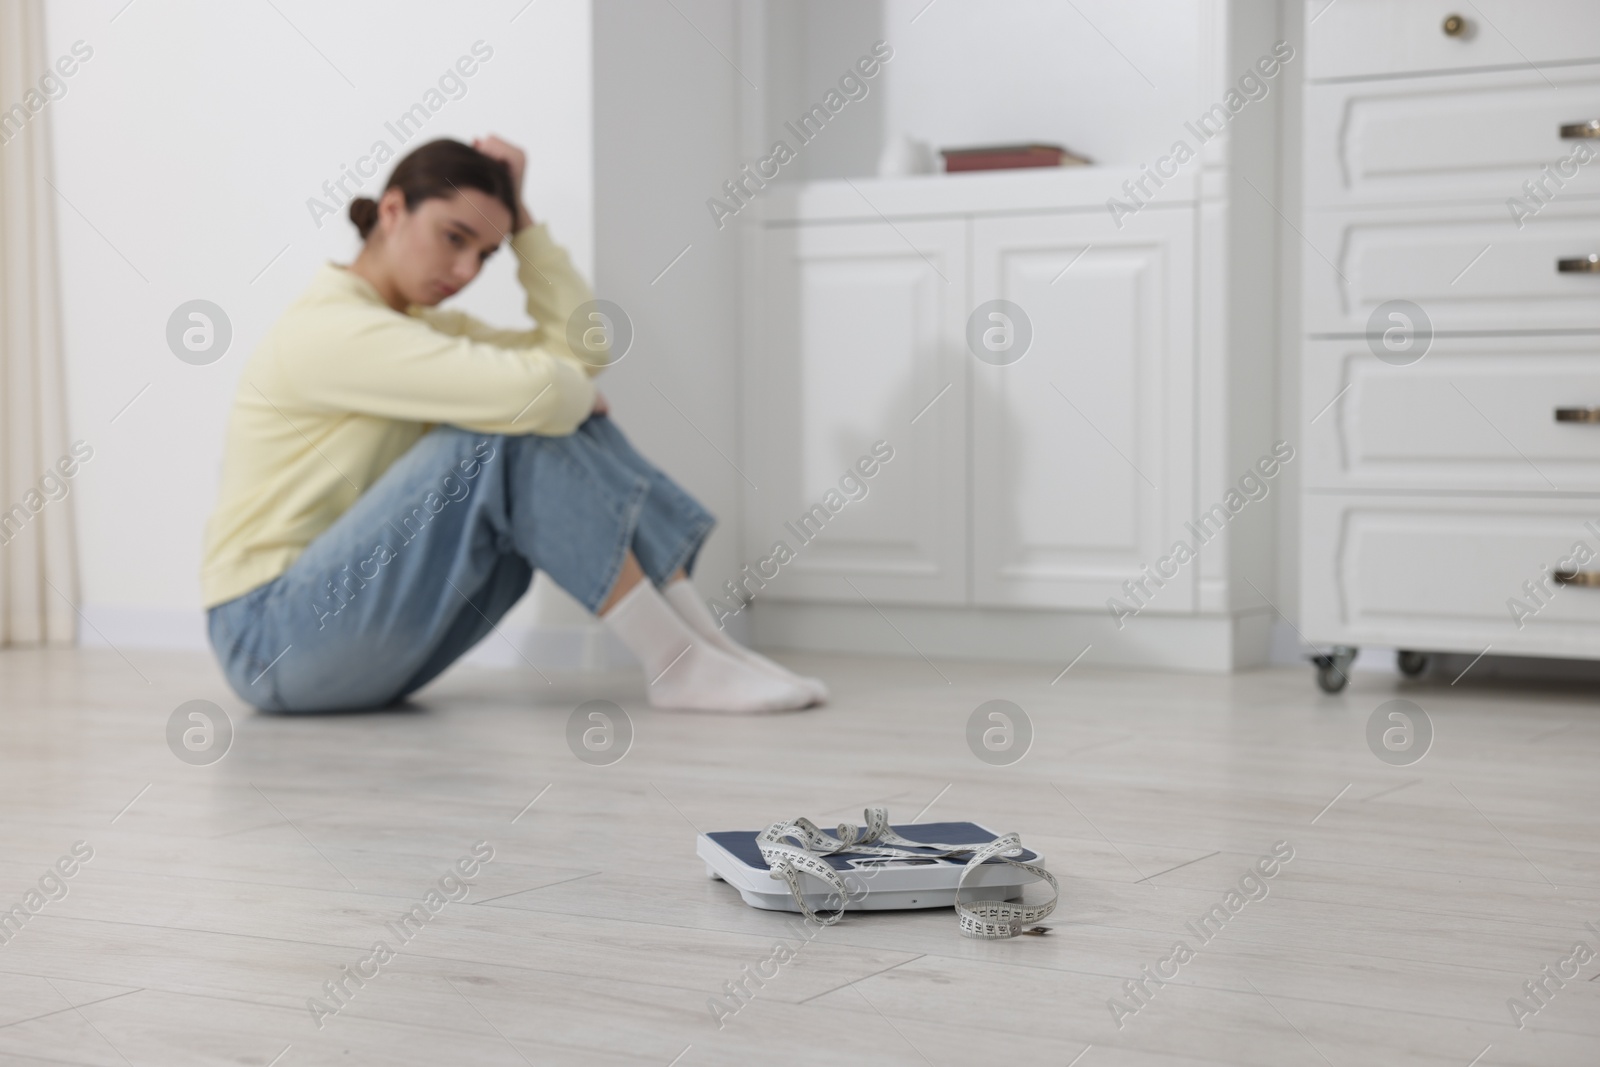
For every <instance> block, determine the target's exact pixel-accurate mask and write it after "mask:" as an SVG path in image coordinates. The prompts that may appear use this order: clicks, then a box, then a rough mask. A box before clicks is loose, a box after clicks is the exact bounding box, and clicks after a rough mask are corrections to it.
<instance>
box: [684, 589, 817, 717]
mask: <svg viewBox="0 0 1600 1067" xmlns="http://www.w3.org/2000/svg"><path fill="white" fill-rule="evenodd" d="M662 594H663V595H664V596H665V597H666V598H667V603H668V604H671V605H672V608H673V610H674V611H676V612H677V613H678V614H679V615H680V616H682V617H683V621H684V622H686V623H688V624H689V625H690V627H692V628H693V629H694V632H695V633H697V634H699V635H700V636H701V637H703V638H705V639H706V640H707V641H709V642H710V643H711V645H712V647H713V648H718V649H721V650H722V651H723V652H726V653H728V654H729V655H730V656H735V657H737V658H739V659H741V660H743V661H744V662H746V663H748V664H750V665H751V666H753V667H756V668H758V669H760V670H763V671H765V672H766V673H768V674H770V675H772V676H773V677H775V678H781V679H783V680H784V681H787V682H789V683H790V684H792V685H799V686H801V687H803V688H804V689H805V690H806V691H807V692H809V693H810V694H811V696H812V698H813V699H815V700H816V701H818V702H819V703H820V702H822V701H824V700H827V699H828V687H827V686H826V685H824V684H823V683H822V679H820V678H808V677H805V676H804V675H799V674H796V673H794V672H793V671H791V670H789V668H787V667H785V666H783V664H781V663H774V662H773V661H772V660H770V659H768V658H767V657H765V656H763V655H762V654H761V653H759V652H756V651H754V650H752V649H748V648H745V647H744V646H743V645H741V644H740V643H739V642H737V641H735V640H734V639H733V638H731V637H729V636H728V635H727V634H725V633H723V632H722V630H721V629H719V628H718V627H717V618H716V616H715V615H713V614H711V609H710V608H708V607H706V604H705V601H703V600H701V599H700V594H699V593H696V592H695V591H694V586H693V585H691V584H690V582H689V579H687V578H679V579H678V580H677V581H673V582H668V583H667V587H666V588H665V589H663V590H662Z"/></svg>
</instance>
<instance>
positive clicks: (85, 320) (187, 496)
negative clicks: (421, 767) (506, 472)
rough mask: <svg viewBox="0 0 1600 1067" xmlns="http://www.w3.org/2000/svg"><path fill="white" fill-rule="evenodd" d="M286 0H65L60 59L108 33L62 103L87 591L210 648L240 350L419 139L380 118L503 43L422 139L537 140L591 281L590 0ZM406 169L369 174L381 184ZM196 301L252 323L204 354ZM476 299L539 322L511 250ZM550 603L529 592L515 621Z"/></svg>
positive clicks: (134, 625)
mask: <svg viewBox="0 0 1600 1067" xmlns="http://www.w3.org/2000/svg"><path fill="white" fill-rule="evenodd" d="M274 2H275V6H274V5H269V4H215V3H200V2H198V0H171V2H166V3H160V4H156V3H135V4H133V5H132V6H129V7H126V8H124V3H125V0H105V2H101V3H95V4H83V5H79V4H67V3H55V4H52V5H51V6H50V8H49V34H48V50H49V54H50V55H51V56H52V57H53V56H56V55H59V54H62V53H65V52H67V51H68V49H69V48H70V46H71V44H72V42H74V41H76V40H80V39H81V40H83V41H84V42H86V43H87V44H88V45H89V46H90V47H92V48H93V49H94V54H93V57H92V58H91V59H90V60H89V61H88V62H86V63H84V64H83V66H82V67H81V69H80V70H79V71H78V72H77V73H76V75H75V76H74V77H73V78H72V79H71V80H70V81H69V82H68V92H67V95H65V96H64V97H62V98H61V99H59V100H57V101H55V102H53V103H52V104H51V105H50V113H51V119H52V121H53V122H54V134H53V136H54V150H55V152H54V154H55V178H54V180H55V182H56V185H57V186H58V187H59V189H60V191H61V194H62V197H63V199H64V200H65V201H67V203H64V204H62V205H61V206H60V211H59V214H60V219H61V234H60V241H61V260H62V272H63V277H62V284H63V292H64V301H65V315H64V317H65V324H64V325H65V344H66V354H67V365H68V390H69V397H70V408H69V412H70V415H69V418H70V427H71V432H72V436H73V437H82V438H84V439H85V440H87V441H88V442H90V443H91V444H92V445H93V446H94V448H95V456H94V459H93V461H92V462H91V463H89V464H88V465H86V466H85V467H84V469H83V472H82V474H81V475H80V476H79V477H78V478H77V479H76V480H75V481H74V483H73V486H74V495H75V497H76V503H77V507H78V509H79V510H78V520H79V521H78V529H79V539H80V548H81V565H82V577H83V586H82V588H83V600H84V602H85V605H86V606H85V614H86V615H87V616H88V618H89V620H90V621H91V622H92V623H93V624H94V627H97V628H98V630H99V631H101V632H103V633H104V635H105V637H106V638H109V639H110V640H111V641H112V642H113V643H116V644H119V645H121V644H124V643H126V644H129V645H140V644H145V645H148V644H178V645H191V646H194V647H202V646H203V644H204V631H203V619H204V616H203V614H202V612H201V610H200V607H199V604H200V588H199V567H200V545H201V535H202V531H203V528H204V524H205V520H206V517H207V516H208V515H209V513H210V511H211V507H212V504H213V502H214V500H215V497H216V489H217V478H218V471H219V463H220V458H221V456H220V450H221V445H222V441H223V433H224V428H225V425H226V419H227V415H228V408H229V403H230V401H231V398H232V395H233V390H234V386H235V383H236V381H237V378H238V374H239V370H240V368H241V366H242V365H243V363H244V361H245V359H246V357H247V356H248V355H249V353H250V351H251V348H252V346H253V345H254V344H255V342H256V341H257V339H258V338H260V336H261V335H262V333H263V332H264V331H265V330H266V329H267V327H268V326H270V325H271V323H272V322H273V320H274V319H275V318H276V317H277V316H278V315H279V314H280V313H281V311H282V309H283V308H284V307H285V305H287V304H288V303H289V302H290V301H291V300H292V299H293V298H294V297H295V296H296V295H298V293H299V292H300V291H301V290H302V289H303V288H304V286H305V285H306V283H307V281H308V279H309V278H310V276H311V273H312V272H313V270H314V269H315V268H316V266H317V265H318V264H319V263H320V262H321V261H323V260H325V259H334V260H337V261H340V262H348V261H349V260H350V259H351V258H352V257H353V256H354V254H355V251H356V247H357V241H356V235H355V230H354V228H353V227H352V226H351V225H350V224H349V223H348V221H346V220H345V218H344V216H343V212H342V210H341V211H340V213H339V215H338V216H336V217H333V218H328V219H325V220H323V223H322V225H321V226H320V227H319V226H317V225H316V224H314V223H313V221H312V218H311V214H310V212H309V211H308V210H307V206H306V201H307V199H308V198H309V197H312V196H319V195H322V193H321V188H320V187H321V185H322V183H323V182H324V181H326V180H330V179H333V178H337V177H338V176H339V173H340V167H341V165H351V164H353V163H354V162H355V160H356V158H357V156H359V155H362V154H364V153H365V152H366V151H367V150H368V149H369V148H370V146H371V145H372V143H373V142H374V141H375V140H377V139H380V138H381V139H384V140H386V141H388V142H389V145H390V148H391V149H398V151H399V152H404V151H405V150H406V146H403V145H401V144H400V142H399V141H398V139H397V138H396V137H395V136H394V135H393V134H391V133H390V132H389V131H387V130H386V129H385V127H384V123H385V121H386V120H389V119H391V118H393V117H394V116H396V115H398V114H399V113H400V112H402V111H404V110H405V109H406V108H408V107H409V106H410V105H411V104H413V103H415V102H417V101H419V100H421V99H422V98H423V95H424V93H426V92H427V90H428V89H429V88H431V87H435V86H436V84H437V82H438V79H439V77H440V75H441V74H443V73H444V72H445V71H446V70H447V68H449V67H450V66H451V65H452V64H453V63H454V62H455V60H456V58H457V57H458V56H461V55H464V54H467V53H468V52H469V50H470V48H471V46H472V44H473V42H474V41H477V40H480V39H481V40H482V41H484V42H485V44H487V45H488V47H490V48H492V49H493V55H492V56H491V57H490V58H489V59H488V60H487V61H485V62H483V63H482V65H481V66H480V67H479V68H478V71H477V73H476V74H475V75H473V76H472V77H471V78H468V79H465V94H464V95H461V96H460V98H459V99H449V98H448V97H446V98H445V100H444V103H443V106H442V107H439V108H438V110H437V111H436V112H435V114H434V115H433V116H432V118H431V119H430V120H429V122H428V124H427V125H426V126H425V127H423V129H422V131H421V132H420V134H418V135H417V136H415V137H413V139H412V140H411V142H410V146H412V147H414V146H415V145H416V144H419V143H421V142H422V141H424V140H429V139H432V138H433V137H436V136H449V137H454V138H457V139H459V140H470V139H471V137H473V136H474V135H477V134H481V133H485V132H494V133H498V134H500V135H501V136H502V137H505V138H506V139H508V140H510V141H512V142H513V143H516V144H520V145H522V146H524V147H525V148H527V149H528V151H529V155H530V162H529V166H528V175H527V180H526V183H525V186H524V193H525V196H526V199H527V201H528V204H529V207H530V209H531V210H532V211H533V213H534V215H535V216H536V217H539V218H541V219H545V220H548V221H549V223H550V226H551V230H552V233H553V234H554V235H555V237H556V238H557V240H559V241H561V242H562V243H563V244H565V245H566V246H567V247H568V249H569V250H570V251H571V252H572V255H573V258H574V260H575V261H576V262H577V263H578V265H579V266H580V268H581V269H583V270H584V271H585V272H586V273H589V274H590V276H591V277H592V272H593V271H592V269H593V263H594V245H593V227H594V199H593V189H594V183H593V172H592V157H593V146H592V141H591V131H592V128H593V124H592V115H591V111H590V107H591V94H590V90H591V76H590V60H591V50H590V46H589V42H590V25H591V24H590V9H589V2H588V0H538V2H537V3H535V4H532V5H531V6H527V7H526V9H525V10H524V5H525V0H501V2H497V3H494V4H483V5H449V6H446V5H441V4H431V3H426V2H423V0H399V2H395V0H390V2H386V3H378V2H376V0H369V2H363V3H359V4H355V3H351V4H337V5H330V4H323V3H314V2H311V0H274ZM668 11H669V13H670V8H669V9H668ZM280 12H281V14H280ZM519 12H520V13H519ZM452 91H453V92H459V90H453V89H452ZM38 127H39V124H38V123H35V124H33V127H31V128H30V131H32V130H34V129H36V128H38ZM35 135H37V133H35V132H29V133H27V134H25V136H35ZM392 166H393V164H392V162H391V163H390V164H388V165H386V166H384V167H383V168H381V169H380V171H379V173H378V174H377V175H376V176H375V177H374V178H373V179H371V180H370V181H368V182H367V184H366V185H365V187H364V189H363V191H364V192H366V193H368V194H369V195H376V193H377V191H378V190H379V189H381V187H382V182H383V181H384V180H385V179H386V178H387V176H388V173H389V171H390V169H392ZM69 205H70V206H69ZM269 264H270V266H269ZM193 298H205V299H208V300H212V301H214V302H216V303H217V304H219V305H221V306H222V308H223V309H224V310H225V311H226V313H227V314H228V316H229V318H230V319H231V321H232V324H233V330H234V337H233V342H232V345H231V348H230V350H229V351H228V353H227V354H226V355H225V356H224V357H223V358H222V359H221V360H220V361H218V362H216V363H213V364H211V365H209V366H204V367H195V366H190V365H187V364H184V363H181V362H180V361H179V360H178V359H176V358H175V357H174V356H173V355H172V353H171V352H170V351H169V350H168V349H167V347H166V343H165V339H164V333H165V324H166V320H167V317H168V315H169V314H170V313H171V311H172V310H173V309H174V308H175V307H176V306H177V305H178V304H180V303H182V302H184V301H186V300H190V299H193ZM457 302H458V303H459V304H460V306H463V307H467V308H469V309H470V310H472V311H473V312H474V313H475V314H478V315H480V316H482V317H485V318H488V319H490V320H491V321H500V322H505V323H507V324H518V325H526V324H527V322H526V317H525V316H524V315H523V313H522V311H521V307H522V301H521V295H520V291H519V290H518V288H517V285H516V280H515V277H514V271H513V269H512V264H511V261H510V260H509V259H507V258H505V257H496V260H495V261H494V262H493V263H492V265H491V266H490V267H489V268H487V269H486V271H485V274H484V276H483V277H481V278H480V279H479V280H478V281H477V282H476V283H475V284H474V285H473V286H472V288H471V289H470V290H469V291H468V292H466V293H464V294H462V296H461V297H460V298H458V299H457ZM141 391H142V392H141ZM135 396H137V397H138V399H137V401H135V402H134V403H133V404H132V405H131V406H129V407H127V408H126V410H123V409H124V406H125V405H128V403H129V401H130V400H133V398H134V397H135ZM119 412H121V414H120V415H119V414H118V413H119ZM114 417H115V419H116V421H115V422H112V419H113V418H114ZM531 612H532V604H531V603H530V602H529V601H524V603H523V605H520V606H519V608H518V611H517V618H519V619H522V620H524V621H525V620H526V619H527V618H528V617H529V615H530V613H531ZM508 622H509V620H508ZM81 636H82V639H83V640H84V641H85V642H86V643H98V641H99V640H100V638H99V637H98V636H97V633H96V630H95V629H94V628H84V629H83V631H82V634H81Z"/></svg>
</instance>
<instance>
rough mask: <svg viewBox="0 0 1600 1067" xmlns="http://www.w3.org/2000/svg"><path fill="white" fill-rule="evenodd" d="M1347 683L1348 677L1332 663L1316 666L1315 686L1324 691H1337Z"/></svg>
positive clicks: (1348, 682)
mask: <svg viewBox="0 0 1600 1067" xmlns="http://www.w3.org/2000/svg"><path fill="white" fill-rule="evenodd" d="M1349 684H1350V679H1349V678H1348V677H1346V675H1345V673H1344V672H1343V671H1341V670H1339V669H1338V668H1337V667H1335V666H1334V665H1333V664H1331V663H1330V664H1328V665H1327V666H1326V667H1318V668H1317V688H1318V689H1321V690H1322V691H1323V692H1324V693H1337V692H1339V691H1340V690H1341V689H1343V688H1344V687H1345V686H1347V685H1349Z"/></svg>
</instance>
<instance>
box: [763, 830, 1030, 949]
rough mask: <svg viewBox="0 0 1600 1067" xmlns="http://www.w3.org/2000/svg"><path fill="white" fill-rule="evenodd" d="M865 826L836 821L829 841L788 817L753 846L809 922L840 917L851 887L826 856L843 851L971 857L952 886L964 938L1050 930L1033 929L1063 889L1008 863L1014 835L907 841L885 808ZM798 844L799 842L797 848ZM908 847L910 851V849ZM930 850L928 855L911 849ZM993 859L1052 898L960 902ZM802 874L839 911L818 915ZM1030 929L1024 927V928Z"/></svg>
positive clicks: (1025, 866)
mask: <svg viewBox="0 0 1600 1067" xmlns="http://www.w3.org/2000/svg"><path fill="white" fill-rule="evenodd" d="M862 817H863V818H864V819H865V820H866V826H865V827H856V826H851V825H850V824H849V823H840V824H839V826H838V829H837V833H838V837H837V838H833V837H829V836H828V835H827V834H825V833H823V832H822V831H821V830H819V829H817V825H816V824H815V823H813V822H812V821H811V820H810V819H804V818H801V819H790V820H789V821H787V822H775V823H773V824H772V825H771V826H769V827H767V828H766V829H765V830H763V831H761V833H760V834H759V835H757V837H756V847H758V848H760V849H761V858H762V859H764V860H766V861H767V866H768V867H769V868H770V869H771V871H772V873H773V874H775V875H777V876H778V877H780V878H782V879H783V880H784V881H785V882H786V883H787V884H788V886H789V892H791V893H793V894H794V900H795V903H796V904H798V905H799V906H800V910H801V911H802V912H804V913H805V916H806V918H807V919H810V920H811V921H812V922H815V923H819V924H821V925H823V926H832V925H833V924H834V923H836V922H838V921H839V920H840V919H842V918H844V911H845V909H844V904H843V902H844V901H846V900H848V899H849V897H850V888H849V887H848V886H847V885H845V882H844V878H843V877H841V876H840V874H839V872H838V871H836V870H835V869H834V868H833V865H832V864H830V863H829V862H828V861H827V859H826V858H825V857H828V856H837V855H840V854H841V853H853V854H858V855H866V856H891V857H912V856H922V857H926V856H929V855H933V856H940V857H958V856H969V857H970V858H969V859H968V860H967V863H966V867H965V868H964V869H963V870H962V872H961V878H960V880H959V881H958V882H957V883H956V914H958V915H960V916H961V933H962V935H963V936H965V937H978V938H984V939H986V940H990V941H997V940H1000V939H1002V938H1007V937H1016V936H1017V935H1018V934H1024V933H1026V934H1033V933H1040V934H1042V933H1044V932H1045V931H1046V930H1048V929H1049V927H1045V926H1032V924H1033V923H1037V922H1038V921H1039V920H1041V919H1043V918H1044V917H1045V916H1047V915H1049V914H1050V913H1051V912H1052V911H1055V909H1056V901H1058V900H1060V899H1061V887H1060V885H1059V884H1057V882H1056V878H1055V875H1053V874H1051V873H1050V872H1049V871H1047V870H1045V869H1044V868H1043V867H1039V866H1036V865H1034V864H1032V863H1023V862H1022V861H1021V860H1015V859H1011V858H1010V857H1012V856H1018V855H1021V854H1022V852H1023V851H1025V850H1024V849H1023V847H1022V840H1021V838H1019V837H1018V836H1017V835H1016V834H1014V833H1011V834H1001V835H1000V836H999V837H997V838H995V839H994V840H993V841H990V842H988V843H986V844H982V845H945V844H937V843H934V842H932V841H908V840H907V839H906V838H903V837H901V836H900V835H899V834H897V833H895V832H894V830H892V829H890V827H889V809H888V808H867V809H866V810H865V811H864V812H862ZM795 841H799V842H800V843H799V844H795V843H794V842H795ZM908 846H909V847H908ZM913 849H933V850H934V851H933V852H932V853H928V852H917V851H912V850H913ZM991 859H997V860H999V861H1000V862H1001V863H1006V864H1009V865H1011V866H1012V867H1017V868H1020V869H1022V870H1024V871H1027V872H1028V873H1029V874H1035V875H1038V876H1039V877H1040V878H1043V879H1044V880H1045V881H1047V882H1049V883H1050V889H1051V890H1052V893H1053V895H1052V896H1051V898H1050V900H1049V901H1047V902H1046V903H1044V904H1012V903H1010V902H1009V901H1005V900H974V901H971V902H965V903H964V902H963V901H962V900H961V889H962V887H963V886H964V885H966V883H967V876H968V875H970V874H971V873H972V872H973V871H975V870H977V869H978V867H979V865H981V864H983V863H985V862H986V861H988V860H991ZM801 874H809V875H811V876H812V877H814V878H818V879H820V880H822V881H823V882H826V883H827V884H828V885H830V886H832V887H833V889H834V890H835V891H836V892H837V894H838V898H837V899H838V900H839V901H840V905H839V908H838V909H837V910H836V911H834V912H833V913H832V914H829V915H819V914H818V913H817V912H815V911H813V910H812V908H811V905H809V904H807V903H806V898H805V893H804V892H803V891H802V889H801V878H800V876H801ZM1030 926H1031V927H1032V928H1031V929H1028V927H1030Z"/></svg>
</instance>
